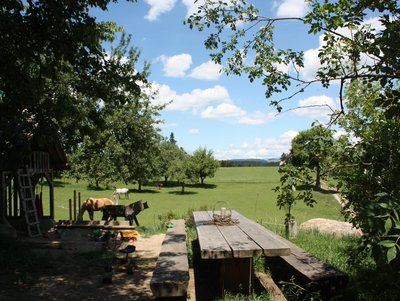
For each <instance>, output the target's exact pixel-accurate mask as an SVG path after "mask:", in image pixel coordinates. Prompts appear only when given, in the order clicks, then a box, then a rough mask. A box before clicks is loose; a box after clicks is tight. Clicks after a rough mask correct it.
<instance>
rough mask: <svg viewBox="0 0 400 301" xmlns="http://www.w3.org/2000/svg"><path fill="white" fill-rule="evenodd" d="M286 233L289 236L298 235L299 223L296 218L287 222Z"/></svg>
mask: <svg viewBox="0 0 400 301" xmlns="http://www.w3.org/2000/svg"><path fill="white" fill-rule="evenodd" d="M285 233H286V236H287V237H290V238H295V237H296V236H297V223H296V221H295V220H290V221H288V222H286V223H285Z"/></svg>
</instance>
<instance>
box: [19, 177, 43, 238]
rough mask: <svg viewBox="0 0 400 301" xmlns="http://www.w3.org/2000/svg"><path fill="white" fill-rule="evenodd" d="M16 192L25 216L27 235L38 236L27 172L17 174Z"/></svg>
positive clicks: (33, 198)
mask: <svg viewBox="0 0 400 301" xmlns="http://www.w3.org/2000/svg"><path fill="white" fill-rule="evenodd" d="M18 190H19V198H20V199H21V203H22V209H23V210H24V214H25V221H26V226H27V229H28V234H29V236H30V237H35V236H40V235H41V232H40V222H39V218H38V213H37V209H36V205H35V196H34V194H33V187H32V182H31V177H30V175H29V173H28V172H24V173H18Z"/></svg>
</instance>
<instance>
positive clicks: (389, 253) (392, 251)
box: [386, 246, 397, 262]
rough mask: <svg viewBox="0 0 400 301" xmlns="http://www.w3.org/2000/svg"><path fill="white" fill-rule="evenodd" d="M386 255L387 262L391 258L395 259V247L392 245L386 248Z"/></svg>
mask: <svg viewBox="0 0 400 301" xmlns="http://www.w3.org/2000/svg"><path fill="white" fill-rule="evenodd" d="M386 256H387V261H388V262H391V261H392V260H393V259H395V258H396V256H397V249H396V247H395V246H394V247H391V248H390V249H389V250H387V253H386Z"/></svg>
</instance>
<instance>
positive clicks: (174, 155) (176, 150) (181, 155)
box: [157, 133, 186, 185]
mask: <svg viewBox="0 0 400 301" xmlns="http://www.w3.org/2000/svg"><path fill="white" fill-rule="evenodd" d="M171 134H172V133H171ZM172 138H173V136H172ZM159 147H160V152H159V157H158V159H157V160H158V164H157V165H158V167H157V168H158V171H159V173H160V175H161V176H162V177H164V185H167V182H168V179H170V178H171V176H172V175H173V173H174V170H175V165H176V164H177V162H178V161H182V160H184V159H185V156H186V153H185V151H184V150H183V149H182V148H180V147H179V146H178V145H177V144H176V140H175V139H171V136H170V138H169V139H166V138H164V139H163V140H162V141H161V143H160V145H159Z"/></svg>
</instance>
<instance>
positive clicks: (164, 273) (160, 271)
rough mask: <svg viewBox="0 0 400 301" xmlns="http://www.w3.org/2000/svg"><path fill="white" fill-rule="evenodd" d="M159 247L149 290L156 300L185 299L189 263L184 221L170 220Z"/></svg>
mask: <svg viewBox="0 0 400 301" xmlns="http://www.w3.org/2000/svg"><path fill="white" fill-rule="evenodd" d="M171 223H172V224H174V227H173V228H169V229H168V230H167V233H166V234H165V238H164V241H163V243H162V245H161V252H160V255H159V257H158V259H157V263H156V267H155V269H154V272H153V277H152V279H151V282H150V288H151V290H152V292H153V295H154V296H155V297H157V298H165V297H167V298H170V297H182V298H186V296H187V292H188V286H189V263H188V257H187V246H186V229H185V221H184V220H183V219H181V220H172V221H171Z"/></svg>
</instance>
